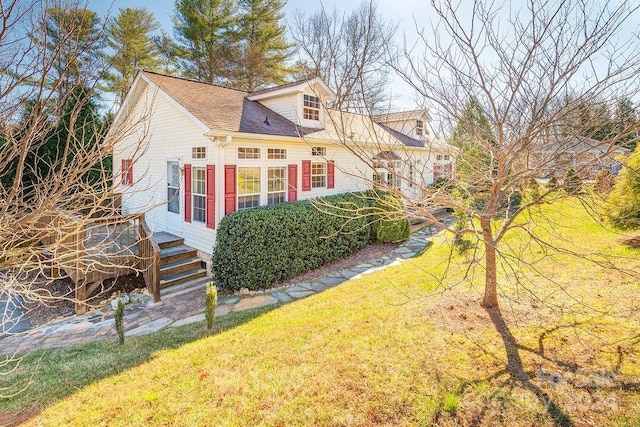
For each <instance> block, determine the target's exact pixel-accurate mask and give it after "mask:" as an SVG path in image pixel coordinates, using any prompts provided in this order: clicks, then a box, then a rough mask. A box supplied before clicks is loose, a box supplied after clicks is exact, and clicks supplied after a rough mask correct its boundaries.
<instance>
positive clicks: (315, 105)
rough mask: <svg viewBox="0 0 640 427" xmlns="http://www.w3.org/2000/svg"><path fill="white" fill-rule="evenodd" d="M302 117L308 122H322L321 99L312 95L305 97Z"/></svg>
mask: <svg viewBox="0 0 640 427" xmlns="http://www.w3.org/2000/svg"><path fill="white" fill-rule="evenodd" d="M302 117H303V118H304V119H306V120H320V98H318V97H317V96H312V95H304V108H303V109H302Z"/></svg>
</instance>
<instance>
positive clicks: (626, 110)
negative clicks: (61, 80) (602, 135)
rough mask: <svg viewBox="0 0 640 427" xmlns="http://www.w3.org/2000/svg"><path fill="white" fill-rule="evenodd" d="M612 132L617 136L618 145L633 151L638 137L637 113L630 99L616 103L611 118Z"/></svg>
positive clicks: (638, 123) (639, 124)
mask: <svg viewBox="0 0 640 427" xmlns="http://www.w3.org/2000/svg"><path fill="white" fill-rule="evenodd" d="M613 132H614V134H615V135H617V136H618V138H619V140H618V144H619V145H623V146H625V147H627V148H629V149H631V150H634V149H635V147H636V144H637V142H638V137H639V136H640V120H639V118H638V112H637V110H636V108H635V106H634V105H633V102H631V100H630V99H623V100H621V101H619V102H618V105H617V106H616V110H615V113H614V117H613Z"/></svg>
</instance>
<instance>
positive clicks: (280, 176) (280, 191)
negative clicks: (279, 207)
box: [267, 166, 287, 205]
mask: <svg viewBox="0 0 640 427" xmlns="http://www.w3.org/2000/svg"><path fill="white" fill-rule="evenodd" d="M286 194H287V168H286V167H285V166H277V167H269V168H268V169H267V204H269V205H275V204H278V203H284V202H285V197H286Z"/></svg>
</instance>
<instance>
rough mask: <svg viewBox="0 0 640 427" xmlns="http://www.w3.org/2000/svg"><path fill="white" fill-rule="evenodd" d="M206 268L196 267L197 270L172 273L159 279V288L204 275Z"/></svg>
mask: <svg viewBox="0 0 640 427" xmlns="http://www.w3.org/2000/svg"><path fill="white" fill-rule="evenodd" d="M206 275H207V270H205V269H204V268H198V269H197V270H189V271H183V272H182V273H177V274H172V275H171V276H167V277H165V278H164V279H160V289H164V288H168V287H169V286H174V285H178V284H180V283H184V282H188V281H190V280H194V279H198V278H201V277H205V276H206Z"/></svg>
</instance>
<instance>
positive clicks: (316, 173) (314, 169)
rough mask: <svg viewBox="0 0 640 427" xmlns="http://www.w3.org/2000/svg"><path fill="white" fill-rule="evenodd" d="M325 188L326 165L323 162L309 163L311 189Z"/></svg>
mask: <svg viewBox="0 0 640 427" xmlns="http://www.w3.org/2000/svg"><path fill="white" fill-rule="evenodd" d="M326 186H327V164H326V163H324V162H313V163H311V188H321V187H326Z"/></svg>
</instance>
